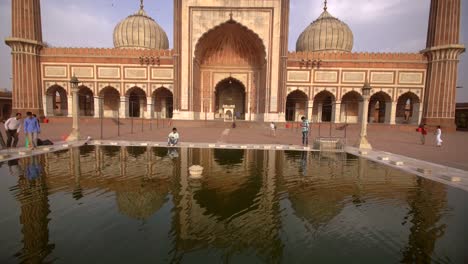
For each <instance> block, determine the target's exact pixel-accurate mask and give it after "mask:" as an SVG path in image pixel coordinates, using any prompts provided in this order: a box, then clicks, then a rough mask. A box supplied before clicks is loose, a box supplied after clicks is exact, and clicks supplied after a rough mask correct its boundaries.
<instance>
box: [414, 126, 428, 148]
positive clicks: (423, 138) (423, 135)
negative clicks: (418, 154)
mask: <svg viewBox="0 0 468 264" xmlns="http://www.w3.org/2000/svg"><path fill="white" fill-rule="evenodd" d="M416 131H417V132H419V133H421V136H420V140H421V145H424V144H426V135H427V130H426V124H421V125H420V126H419V127H418V129H416Z"/></svg>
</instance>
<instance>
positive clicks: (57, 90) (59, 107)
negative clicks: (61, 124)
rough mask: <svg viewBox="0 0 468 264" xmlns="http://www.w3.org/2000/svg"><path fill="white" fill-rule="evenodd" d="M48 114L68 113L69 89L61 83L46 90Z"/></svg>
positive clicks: (59, 114)
mask: <svg viewBox="0 0 468 264" xmlns="http://www.w3.org/2000/svg"><path fill="white" fill-rule="evenodd" d="M46 114H47V115H50V116H67V115H68V96H67V91H66V90H65V88H63V87H62V86H60V85H57V84H55V85H52V86H51V87H49V88H48V89H47V91H46Z"/></svg>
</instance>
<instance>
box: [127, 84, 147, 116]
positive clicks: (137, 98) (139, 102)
mask: <svg viewBox="0 0 468 264" xmlns="http://www.w3.org/2000/svg"><path fill="white" fill-rule="evenodd" d="M127 96H128V104H129V107H128V109H129V116H130V117H144V112H145V111H146V93H145V91H143V90H142V89H141V88H139V87H133V88H132V89H130V90H128V91H127Z"/></svg>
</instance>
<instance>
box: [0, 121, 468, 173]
mask: <svg viewBox="0 0 468 264" xmlns="http://www.w3.org/2000/svg"><path fill="white" fill-rule="evenodd" d="M80 124H81V127H80V128H81V135H82V138H86V137H87V136H90V137H92V138H93V139H100V138H101V129H100V127H101V123H100V121H99V120H96V119H82V120H81V122H80ZM102 124H103V126H102V127H103V130H102V135H103V139H106V140H131V141H165V140H166V137H167V135H168V134H169V132H170V130H171V128H172V127H173V126H176V127H177V128H178V130H179V133H180V135H181V141H182V142H193V143H225V144H281V145H300V143H301V130H300V128H299V127H298V126H297V125H296V126H295V127H293V128H286V127H285V125H284V124H278V130H277V133H276V136H271V135H270V130H269V125H268V124H267V123H243V122H238V123H237V126H236V128H232V127H231V124H230V123H223V122H214V121H212V122H204V121H170V120H164V121H162V120H157V121H156V120H153V121H151V122H150V121H148V120H143V121H142V120H138V119H135V120H133V131H132V120H129V119H125V120H118V121H117V120H112V119H105V120H103V123H102ZM41 127H42V133H41V134H40V136H39V137H40V138H41V139H43V140H44V139H50V140H52V141H53V142H59V141H63V140H64V139H65V138H66V136H67V135H68V134H69V133H70V131H71V119H69V118H56V119H52V120H51V122H50V123H48V124H41ZM429 129H430V128H429ZM0 130H1V132H2V133H3V135H4V137H5V132H4V128H3V125H2V126H1V128H0ZM358 135H359V126H357V125H349V126H347V127H346V128H344V125H342V124H337V125H336V126H335V125H332V126H331V127H330V125H328V124H323V125H318V124H313V125H312V129H311V135H310V142H312V141H313V138H316V137H328V136H332V137H341V138H344V137H346V142H347V144H348V145H349V146H352V145H353V144H354V143H355V142H356V141H357V139H358ZM368 139H369V141H370V143H371V144H372V146H373V147H374V149H376V150H381V151H385V152H390V153H394V154H399V155H403V156H407V157H411V158H415V159H419V160H423V161H428V162H432V163H436V164H441V165H445V166H449V167H453V168H458V169H462V170H465V171H468V132H454V133H444V134H443V136H442V139H443V140H444V145H443V147H441V148H438V147H436V146H435V136H434V134H433V131H432V130H431V129H430V131H429V134H428V135H427V139H426V144H425V145H421V144H420V142H419V134H418V133H417V132H416V131H415V127H413V126H388V125H380V124H371V125H369V129H368ZM5 140H6V138H5ZM19 145H20V146H24V134H23V133H21V134H20V143H19Z"/></svg>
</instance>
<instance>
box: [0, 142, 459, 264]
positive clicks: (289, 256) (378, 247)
mask: <svg viewBox="0 0 468 264" xmlns="http://www.w3.org/2000/svg"><path fill="white" fill-rule="evenodd" d="M8 165H9V171H10V174H11V175H12V176H15V177H18V186H17V187H13V188H11V191H12V192H13V193H14V194H15V195H16V197H17V200H18V201H19V202H20V204H21V216H20V223H21V224H22V233H23V240H22V243H23V246H22V249H21V250H19V252H18V253H17V254H16V256H17V257H18V258H19V259H20V260H21V261H26V260H28V261H30V262H41V261H46V260H47V259H48V258H47V256H48V255H51V254H54V252H53V249H54V244H51V243H50V242H49V229H48V228H49V226H48V223H49V218H48V217H49V214H50V206H49V200H48V199H49V198H48V196H49V195H53V197H54V199H60V200H63V199H64V197H66V196H69V197H71V198H73V200H79V202H78V203H79V204H83V203H84V204H90V205H92V204H93V203H97V202H98V201H99V199H98V196H96V195H95V193H96V192H103V193H105V194H106V195H105V196H106V197H111V198H112V199H113V201H114V202H115V209H113V210H115V212H117V213H118V214H119V215H121V216H123V217H125V218H126V219H130V220H137V221H139V222H141V223H145V224H146V225H153V224H155V223H157V222H158V221H161V217H163V216H162V215H161V214H163V215H165V216H167V217H169V218H170V221H168V222H167V225H169V228H170V230H167V234H168V235H169V239H168V240H167V241H165V242H161V243H165V244H167V246H168V251H166V253H164V254H167V256H171V258H172V259H171V260H172V261H173V262H185V261H187V262H196V261H197V257H196V256H197V255H196V254H194V252H199V253H200V254H201V256H203V257H200V260H202V259H205V258H208V259H211V260H213V258H212V257H213V256H214V255H216V258H215V259H217V260H221V261H223V262H231V261H233V262H235V261H239V260H240V259H251V260H252V261H260V262H268V263H270V262H274V263H276V262H288V263H289V262H303V261H301V260H303V259H311V258H313V257H314V256H313V255H312V254H313V252H316V253H317V252H320V254H322V255H324V256H328V257H331V258H336V259H335V260H339V259H338V258H340V257H341V260H344V259H346V257H350V255H346V254H347V253H346V252H342V253H337V252H334V247H336V248H349V250H350V252H353V251H354V252H355V253H356V252H360V250H363V252H364V251H366V250H369V249H372V251H373V252H377V253H378V254H377V253H376V254H377V256H383V255H385V254H387V255H388V254H389V255H388V259H389V261H390V262H399V261H400V262H403V263H414V262H416V263H427V262H431V261H432V260H434V259H438V258H439V256H435V255H434V254H435V253H434V252H435V251H436V244H437V241H438V239H439V238H441V237H442V236H444V232H445V230H446V228H447V226H445V225H444V224H441V223H442V218H443V217H444V216H445V214H446V213H447V210H448V209H447V201H446V187H445V186H444V185H441V184H438V183H435V182H431V181H429V180H424V179H421V178H417V177H414V176H411V175H407V174H404V173H402V172H399V171H395V170H393V169H391V168H387V167H382V166H380V165H378V164H375V163H373V162H369V161H367V160H365V159H362V158H356V157H354V156H349V155H346V154H335V153H307V152H297V151H285V152H276V151H247V150H231V149H229V150H220V149H216V150H210V149H184V148H183V149H175V148H171V149H167V148H151V147H122V148H120V147H104V146H102V147H101V146H96V147H94V146H86V147H85V148H80V149H76V148H75V149H70V150H68V151H66V152H57V153H51V154H47V155H44V156H41V157H35V158H28V159H23V160H21V161H20V162H18V161H12V162H10V163H8ZM191 165H201V166H203V167H204V173H203V175H204V177H203V178H202V179H201V180H193V179H190V177H189V175H188V168H189V167H190V166H191ZM86 197H93V199H84V198H86ZM107 203H108V202H107ZM164 208H166V209H164ZM73 210H80V209H79V208H75V209H73ZM376 212H378V213H376ZM82 213H83V214H86V213H87V212H85V211H83V212H82ZM59 215H60V214H59ZM155 215H158V217H153V216H155ZM64 221H65V220H64ZM55 223H56V224H57V225H73V222H66V221H65V222H62V219H57V221H55ZM0 225H1V223H0ZM111 227H112V225H110V227H109V228H111ZM110 230H111V231H112V232H114V233H122V234H126V235H128V236H132V235H133V233H132V232H135V231H132V229H131V228H123V229H122V228H116V229H110ZM383 234H385V236H392V237H393V239H394V240H391V241H390V242H391V243H392V244H391V245H389V244H386V243H390V242H387V241H386V238H385V236H384V235H383ZM395 234H397V235H402V234H404V235H403V236H402V237H398V236H397V237H395ZM57 235H58V236H60V235H61V234H60V233H59V234H57ZM92 235H93V236H95V237H85V238H76V239H98V240H99V239H100V240H101V242H102V243H101V244H103V245H106V244H120V243H123V242H120V241H111V240H107V238H106V237H105V236H100V235H99V233H98V234H92ZM330 237H333V238H334V239H333V240H332V242H330V241H329V240H327V239H330ZM135 239H136V240H134V241H133V242H134V243H135V244H136V245H139V246H140V247H144V245H145V240H144V239H143V240H141V241H140V240H139V239H138V237H137V238H135ZM382 241H384V242H382ZM79 242H83V243H85V241H84V240H83V241H79ZM323 245H328V246H327V247H324V246H323ZM61 246H62V247H66V246H67V245H63V244H61ZM388 247H390V248H392V247H393V249H391V250H389V249H388ZM306 249H307V250H306ZM75 250H76V249H75ZM134 250H136V249H134ZM389 251H390V253H389ZM56 254H59V253H58V252H57V253H56ZM135 254H136V252H135ZM212 254H214V255H212ZM320 254H319V255H320ZM327 254H328V255H327ZM348 254H349V252H348ZM95 256H99V255H95ZM363 256H365V254H364V255H363ZM62 257H64V258H65V259H66V258H69V257H70V256H62ZM81 257H83V260H85V259H86V258H85V256H81ZM193 257H195V258H193ZM367 257H368V258H371V257H370V256H367ZM443 257H445V259H446V260H447V259H448V260H449V259H450V256H443ZM49 259H51V258H49ZM318 259H320V258H318ZM375 260H376V261H377V260H378V258H376V259H375ZM93 261H97V262H98V261H99V258H97V259H93ZM122 261H123V260H122ZM208 262H210V261H208ZM211 262H212V261H211ZM217 262H219V261H217ZM358 262H360V261H358Z"/></svg>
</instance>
